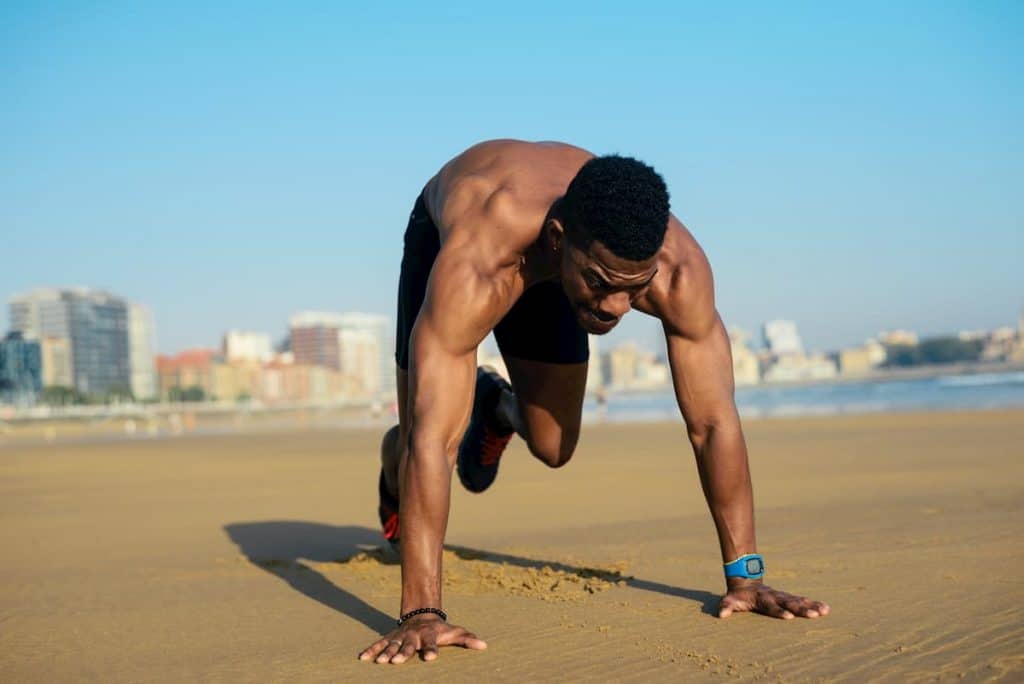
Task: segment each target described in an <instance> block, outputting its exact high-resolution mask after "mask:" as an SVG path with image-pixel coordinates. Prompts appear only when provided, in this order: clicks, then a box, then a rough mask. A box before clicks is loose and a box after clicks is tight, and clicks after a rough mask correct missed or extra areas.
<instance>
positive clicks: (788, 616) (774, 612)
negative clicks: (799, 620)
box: [757, 597, 793, 620]
mask: <svg viewBox="0 0 1024 684" xmlns="http://www.w3.org/2000/svg"><path fill="white" fill-rule="evenodd" d="M757 612H759V613H763V614H765V615H768V616H770V617H776V618H781V619H783V620H792V619H793V613H791V612H789V611H788V610H786V609H785V608H783V607H782V606H780V605H779V604H778V602H777V601H776V600H775V599H773V598H768V597H765V598H764V599H763V600H762V601H761V602H760V605H758V607H757Z"/></svg>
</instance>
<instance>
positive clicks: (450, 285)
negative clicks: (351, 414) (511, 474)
mask: <svg viewBox="0 0 1024 684" xmlns="http://www.w3.org/2000/svg"><path fill="white" fill-rule="evenodd" d="M456 256H457V255H456ZM490 289H491V288H490V287H489V285H488V283H487V282H486V281H485V280H484V279H482V278H480V276H479V275H478V273H477V272H476V271H475V270H474V269H473V268H472V267H471V266H470V265H468V264H465V263H464V262H461V261H460V260H458V259H457V258H453V257H448V258H444V256H443V255H439V257H438V260H437V261H436V262H435V265H434V269H433V271H432V273H431V276H430V281H429V283H428V286H427V293H426V297H425V299H424V302H423V306H422V308H421V309H420V313H419V316H418V317H417V319H416V324H415V325H414V326H413V330H412V336H411V339H410V352H411V353H410V365H409V402H410V405H409V409H410V411H409V415H410V417H411V420H412V424H411V426H410V427H411V430H410V435H411V437H412V439H413V440H414V441H419V442H421V443H426V442H430V443H432V444H441V445H443V447H444V450H445V453H449V454H450V453H452V451H453V450H454V448H455V446H456V445H457V442H458V440H459V438H460V437H461V435H462V432H463V430H464V429H465V426H466V423H467V421H468V420H469V412H470V408H471V406H472V397H473V385H474V380H475V378H476V349H477V346H478V345H479V344H480V342H481V341H482V340H483V339H484V337H486V336H487V333H488V332H490V330H491V328H493V327H494V324H495V323H496V322H497V319H495V313H494V312H493V310H494V306H493V302H492V301H491V299H492V294H491V292H490ZM499 318H500V317H499Z"/></svg>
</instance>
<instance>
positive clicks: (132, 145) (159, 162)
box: [0, 3, 1024, 352]
mask: <svg viewBox="0 0 1024 684" xmlns="http://www.w3.org/2000/svg"><path fill="white" fill-rule="evenodd" d="M0 12H2V14H3V19H4V21H3V22H0V24H2V25H3V28H2V29H0V30H2V31H3V32H4V35H5V38H6V40H5V41H0V68H2V72H0V73H2V78H3V79H4V84H5V91H6V92H7V94H8V100H9V102H10V103H11V104H10V106H8V107H5V108H3V110H2V111H0V147H2V148H3V150H4V154H3V155H0V173H2V174H3V175H4V178H5V182H4V183H3V184H0V226H2V230H3V234H4V239H5V244H4V248H5V252H6V253H8V254H11V255H15V256H16V257H17V258H9V259H8V260H7V261H6V262H5V264H4V268H2V269H0V295H4V296H5V297H7V298H9V297H10V296H12V295H14V294H17V293H19V292H22V291H24V290H25V289H29V288H32V287H36V286H43V285H46V284H51V283H52V284H54V285H65V284H73V283H86V284H89V285H90V286H92V287H95V288H99V289H104V290H109V291H113V292H122V293H126V295H128V296H131V297H132V298H133V299H136V300H138V301H144V302H147V303H148V304H149V305H150V307H151V309H152V311H153V314H154V316H155V318H156V319H157V321H158V322H157V348H158V349H159V350H160V351H167V352H169V351H173V350H175V349H180V348H186V347H189V346H196V345H200V344H204V343H208V341H209V340H210V337H211V336H213V335H216V334H219V332H220V331H221V329H222V328H241V329H256V330H275V329H276V326H277V325H278V322H279V321H281V320H284V319H285V318H286V317H287V316H288V315H289V314H290V313H291V312H292V311H294V310H297V309H303V308H308V309H314V310H340V311H353V310H357V311H366V312H368V313H376V314H383V315H387V316H389V317H394V300H395V291H396V283H397V278H398V266H399V260H400V258H401V235H402V231H403V229H404V227H405V221H406V218H407V216H408V212H409V210H410V208H411V206H412V203H413V200H414V199H415V196H416V193H417V192H418V191H419V189H420V188H421V187H422V185H423V183H424V182H425V181H426V180H427V179H428V178H429V177H430V176H431V175H432V174H433V173H435V172H436V171H437V169H438V168H439V167H440V166H441V165H442V164H443V163H444V162H445V161H447V160H448V159H449V158H451V157H452V156H453V155H455V154H457V153H458V152H459V151H461V150H462V149H464V148H465V147H467V146H469V145H471V144H472V143H474V142H477V141H479V140H483V139H488V138H494V137H518V138H522V139H534V140H536V139H559V140H565V141H567V142H571V143H574V144H579V145H582V146H584V147H587V148H588V149H591V150H593V151H594V152H597V153H608V152H621V153H624V154H631V155H635V156H637V157H639V158H641V159H644V160H645V161H648V162H649V163H651V164H652V165H654V167H655V168H656V169H658V170H659V171H660V172H661V173H662V174H663V175H664V176H665V179H666V181H667V183H668V187H669V190H670V193H671V197H672V208H673V211H674V213H675V214H676V215H677V216H679V218H680V219H681V220H682V221H683V222H684V223H685V224H686V225H687V226H688V227H689V229H690V230H691V231H692V232H693V233H694V235H695V236H696V238H697V239H698V241H699V242H700V243H701V245H702V246H703V248H704V249H705V251H706V252H707V254H708V256H709V259H710V261H711V264H712V267H713V268H714V271H715V278H716V280H715V282H716V291H717V297H718V300H717V301H718V307H719V310H720V312H721V313H722V316H723V318H724V319H725V321H726V323H727V324H728V325H738V326H740V327H744V328H747V329H751V330H753V329H757V327H758V326H759V325H760V323H761V322H762V321H764V320H769V319H773V318H776V317H785V318H789V319H793V320H796V321H798V322H799V323H800V325H801V332H802V336H803V338H804V342H805V344H806V345H807V347H808V348H811V349H827V348H837V347H841V346H844V345H850V344H856V343H858V342H860V341H862V338H863V337H864V336H865V335H870V334H874V332H877V331H880V330H885V329H890V328H895V327H909V328H912V329H914V330H916V331H918V332H919V333H920V334H922V335H925V336H927V335H934V334H941V333H943V332H947V331H953V330H958V329H970V328H991V327H997V326H998V325H1001V324H1003V323H1004V322H1005V321H1006V320H1007V319H1009V318H1012V317H1013V316H1014V315H1015V313H1016V312H1017V311H1018V310H1019V309H1020V307H1021V305H1022V304H1024V301H1022V300H1024V282H1022V278H1021V276H1020V264H1019V259H1020V254H1021V253H1024V238H1022V233H1024V231H1022V230H1021V225H1022V216H1024V198H1022V197H1021V194H1020V193H1019V188H1020V187H1022V186H1024V142H1022V140H1024V136H1020V135H1019V121H1021V120H1024V98H1021V97H1020V93H1021V92H1022V79H1024V76H1022V75H1024V51H1022V50H1021V47H1020V43H1019V40H1017V36H1019V35H1020V32H1021V29H1022V27H1024V22H1022V16H1024V10H1022V9H1021V7H1020V6H1018V5H1008V6H996V5H989V4H986V5H976V4H964V5H955V6H949V7H941V8H940V7H931V6H929V7H928V11H927V12H923V11H921V10H920V8H919V7H916V6H914V4H913V3H911V4H909V5H902V6H887V5H882V4H878V5H873V6H865V7H862V8H861V11H859V12H858V13H856V14H852V15H851V14H848V13H845V12H844V11H842V10H841V9H839V8H836V7H828V6H820V7H815V6H808V7H796V6H788V7H769V6H764V7H756V6H750V7H746V8H744V9H743V10H742V11H740V10H738V9H733V10H728V9H724V8H714V7H702V6H697V5H692V6H682V5H680V6H675V5H671V6H670V5H661V4H643V3H641V4H640V5H637V6H631V11H630V13H629V14H628V16H623V15H622V14H621V13H617V12H612V11H606V10H605V8H602V7H600V6H594V5H593V4H591V3H588V4H586V5H584V4H578V5H575V6H574V5H573V4H571V3H568V4H565V5H559V7H558V8H554V9H552V8H546V9H543V10H538V11H535V12H528V11H524V12H523V14H518V13H517V11H513V10H508V9H505V10H495V9H483V8H479V7H477V6H476V5H469V4H465V5H459V4H458V3H456V4H452V5H450V6H449V7H448V8H447V12H448V15H447V16H446V19H445V20H444V21H438V20H437V17H436V16H434V12H435V10H433V9H431V8H423V7H416V6H410V7H401V8H399V7H391V6H389V7H381V8H368V7H360V8H356V7H346V8H344V9H341V8H340V7H333V8H324V9H323V11H322V14H319V15H317V16H316V17H312V16H308V15H307V16H303V15H302V14H301V13H295V12H290V11H289V12H285V11H283V10H280V11H275V10H272V9H267V10H263V11H253V12H250V13H246V15H245V16H240V15H238V14H237V13H235V12H233V11H231V10H229V9H227V8H218V7H205V6H202V5H199V4H192V5H188V4H187V3H186V4H185V5H182V6H176V7H175V8H173V9H171V8H161V7H158V6H151V7H146V8H138V10H137V11H135V12H132V13H118V12H90V11H85V10H84V9H81V8H78V7H76V6H75V5H73V4H68V5H63V6H61V5H59V4H58V5H56V6H52V7H49V8H48V9H46V10H43V9H42V8H37V7H34V6H31V5H23V6H17V7H14V6H6V7H5V8H4V9H3V10H0ZM496 12H499V13H500V14H495V13H496ZM182 17H187V19H188V20H187V21H186V20H183V19H182ZM496 21H500V22H501V24H502V26H503V27H504V30H503V31H502V32H501V33H500V34H498V33H495V32H494V31H493V30H491V28H492V26H493V24H494V23H495V22H496ZM198 25H201V26H202V30H197V29H196V28H195V27H196V26H198ZM565 25H572V26H573V27H574V30H573V31H570V32H566V31H563V30H561V29H560V28H559V27H561V26H565ZM421 26H429V27H430V30H429V31H420V30H419V29H418V27H421ZM527 33H528V34H529V35H531V45H532V46H533V47H532V48H531V49H530V50H529V51H526V52H524V51H522V50H521V49H519V48H520V46H519V44H518V43H517V41H516V39H515V38H514V36H516V35H518V34H527ZM595 44H600V45H607V46H608V49H605V50H594V49H593V48H592V46H593V45H595ZM182 45H187V46H189V49H188V50H185V51H184V52H183V51H182V49H181V46H182ZM228 45H230V49H229V48H228V47H227V46H228ZM268 48H269V49H268ZM424 64H430V65H431V73H436V74H458V80H459V83H460V84H469V83H472V84H473V87H468V86H463V85H460V86H459V87H452V88H449V87H443V88H438V87H437V84H436V83H432V82H430V81H429V79H425V78H424V77H423V69H422V66H423V65H424ZM3 322H4V324H5V326H7V327H9V325H10V322H9V321H7V320H5V321H3ZM620 327H621V330H619V331H616V332H613V333H612V334H611V337H610V338H609V339H611V340H613V341H617V340H620V339H637V340H639V341H640V342H641V343H642V344H645V345H654V346H656V345H657V344H658V343H657V341H656V338H657V336H658V335H659V331H658V329H657V324H656V323H654V322H653V321H648V320H645V317H643V316H642V315H640V314H637V315H634V316H627V318H626V319H625V320H624V321H623V323H622V325H621V326H620Z"/></svg>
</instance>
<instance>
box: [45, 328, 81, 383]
mask: <svg viewBox="0 0 1024 684" xmlns="http://www.w3.org/2000/svg"><path fill="white" fill-rule="evenodd" d="M39 345H40V351H41V352H42V360H43V387H74V385H75V374H74V372H73V370H72V367H71V340H69V339H68V338H66V337H43V338H41V339H40V340H39Z"/></svg>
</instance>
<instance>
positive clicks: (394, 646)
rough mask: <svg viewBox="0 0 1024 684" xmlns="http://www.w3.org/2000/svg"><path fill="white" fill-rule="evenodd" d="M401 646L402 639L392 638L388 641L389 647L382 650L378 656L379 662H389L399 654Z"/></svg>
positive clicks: (377, 660)
mask: <svg viewBox="0 0 1024 684" xmlns="http://www.w3.org/2000/svg"><path fill="white" fill-rule="evenodd" d="M401 647H402V642H401V641H398V640H397V639H392V640H391V641H390V642H389V643H388V646H387V648H385V649H384V650H383V651H382V652H381V654H380V655H379V656H377V658H376V662H378V663H388V662H391V659H392V658H394V657H395V656H396V655H397V654H398V649H400V648H401Z"/></svg>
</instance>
